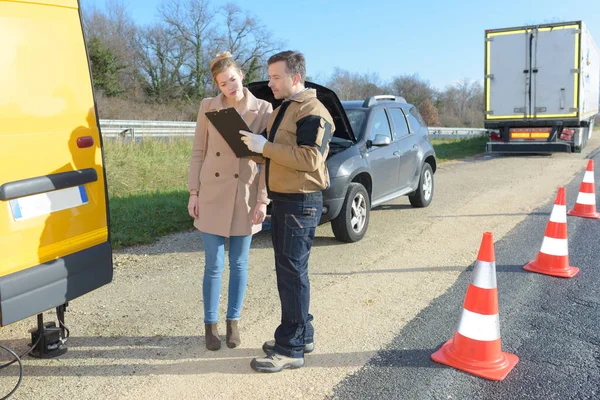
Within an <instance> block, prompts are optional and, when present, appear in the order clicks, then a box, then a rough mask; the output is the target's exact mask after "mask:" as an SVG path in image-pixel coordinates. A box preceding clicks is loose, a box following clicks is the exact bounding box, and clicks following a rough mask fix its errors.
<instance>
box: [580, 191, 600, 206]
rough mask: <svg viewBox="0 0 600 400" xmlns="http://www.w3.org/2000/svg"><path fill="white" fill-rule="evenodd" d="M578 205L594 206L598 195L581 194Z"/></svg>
mask: <svg viewBox="0 0 600 400" xmlns="http://www.w3.org/2000/svg"><path fill="white" fill-rule="evenodd" d="M577 203H579V204H585V205H588V206H593V205H595V204H596V195H595V194H594V193H584V192H579V194H578V195H577Z"/></svg>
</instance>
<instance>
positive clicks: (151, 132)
mask: <svg viewBox="0 0 600 400" xmlns="http://www.w3.org/2000/svg"><path fill="white" fill-rule="evenodd" d="M195 129H196V123H195V122H179V121H135V120H133V121H126V120H110V119H101V120H100V130H101V131H102V137H105V138H127V139H130V140H141V139H143V138H145V137H148V138H174V137H193V136H194V132H195ZM486 132H487V129H483V128H446V127H430V128H429V137H431V138H434V139H438V138H457V139H458V138H468V137H473V136H479V135H484V134H485V133H486Z"/></svg>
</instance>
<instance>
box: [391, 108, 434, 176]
mask: <svg viewBox="0 0 600 400" xmlns="http://www.w3.org/2000/svg"><path fill="white" fill-rule="evenodd" d="M400 111H401V112H402V114H403V116H404V117H405V118H403V119H402V120H401V121H398V123H400V122H403V123H406V122H408V131H409V134H408V135H407V136H406V137H404V138H403V139H402V140H401V141H400V143H399V145H398V149H399V150H400V153H401V154H402V156H401V158H400V173H399V175H398V177H399V181H398V186H399V187H409V186H412V187H414V186H416V185H417V184H418V181H419V171H420V167H421V166H420V162H421V161H420V159H419V141H421V140H422V138H423V134H422V133H421V130H422V129H427V128H425V121H423V120H422V118H421V115H420V114H419V112H418V111H417V109H416V108H415V107H414V106H411V107H410V109H409V110H407V109H405V108H403V109H402V110H400ZM394 123H396V119H394Z"/></svg>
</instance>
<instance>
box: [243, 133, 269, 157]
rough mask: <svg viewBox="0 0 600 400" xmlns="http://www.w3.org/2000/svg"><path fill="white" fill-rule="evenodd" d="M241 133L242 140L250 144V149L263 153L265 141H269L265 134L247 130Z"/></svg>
mask: <svg viewBox="0 0 600 400" xmlns="http://www.w3.org/2000/svg"><path fill="white" fill-rule="evenodd" d="M240 134H241V135H242V142H244V144H245V145H246V146H248V148H249V149H250V151H253V152H255V153H260V154H262V152H263V148H264V147H265V143H267V139H265V137H264V136H263V135H255V134H254V133H252V132H247V131H240Z"/></svg>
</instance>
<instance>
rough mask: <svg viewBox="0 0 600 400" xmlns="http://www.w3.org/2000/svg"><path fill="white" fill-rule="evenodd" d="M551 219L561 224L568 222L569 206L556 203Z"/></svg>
mask: <svg viewBox="0 0 600 400" xmlns="http://www.w3.org/2000/svg"><path fill="white" fill-rule="evenodd" d="M550 221H551V222H557V223H559V224H566V223H567V206H560V205H554V208H553V209H552V214H550Z"/></svg>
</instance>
